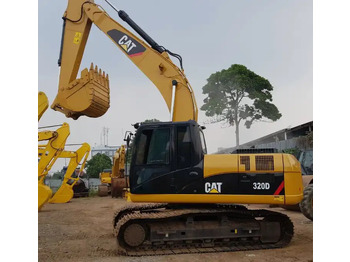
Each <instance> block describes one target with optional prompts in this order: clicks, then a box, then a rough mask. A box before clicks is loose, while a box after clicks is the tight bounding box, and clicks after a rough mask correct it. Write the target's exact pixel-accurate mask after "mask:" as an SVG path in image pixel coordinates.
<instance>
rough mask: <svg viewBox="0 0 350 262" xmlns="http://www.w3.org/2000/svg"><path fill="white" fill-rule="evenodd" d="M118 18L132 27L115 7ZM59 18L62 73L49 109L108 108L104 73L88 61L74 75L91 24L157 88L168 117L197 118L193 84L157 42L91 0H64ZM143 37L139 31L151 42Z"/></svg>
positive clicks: (98, 112)
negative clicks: (60, 20) (63, 6)
mask: <svg viewBox="0 0 350 262" xmlns="http://www.w3.org/2000/svg"><path fill="white" fill-rule="evenodd" d="M119 16H120V17H122V19H123V20H124V21H127V22H129V24H131V25H132V26H133V27H135V25H136V23H135V22H133V21H132V20H131V19H130V18H129V17H128V15H127V14H126V13H125V12H124V11H119ZM63 20H64V26H63V33H62V46H61V52H60V59H59V65H60V66H61V71H60V78H59V87H58V94H57V96H56V99H55V101H54V102H53V104H52V105H51V108H52V109H54V110H58V111H61V112H63V113H65V114H66V116H67V117H72V118H73V119H77V118H78V117H80V116H82V115H86V116H89V117H99V116H102V115H103V114H104V113H105V112H106V111H107V110H108V108H109V79H108V75H106V74H105V73H104V72H102V71H101V69H98V68H97V67H95V68H94V67H93V65H91V67H90V70H87V69H84V70H83V71H82V73H81V78H79V79H77V78H76V77H77V74H78V70H79V66H80V62H81V59H82V56H83V52H84V49H85V45H86V42H87V39H88V36H89V32H90V28H91V25H92V23H94V24H95V25H96V26H97V27H98V28H99V29H100V30H101V31H102V32H104V33H105V34H106V35H107V36H108V37H109V38H110V39H111V40H112V41H113V42H114V43H115V44H116V45H117V47H118V48H119V49H120V50H121V51H122V52H123V53H124V54H125V55H126V56H127V57H128V58H129V59H130V60H131V61H132V62H133V63H134V64H135V65H136V66H137V67H138V68H139V69H140V70H141V71H142V72H143V73H144V74H145V75H146V76H147V77H148V78H149V79H150V80H151V81H152V82H153V83H154V85H155V86H156V87H157V88H158V90H159V91H160V93H161V95H162V96H163V98H164V100H165V102H166V104H167V106H168V109H169V111H170V112H171V120H172V121H187V120H191V119H192V120H197V115H198V112H197V105H196V101H195V98H194V93H193V90H192V87H191V86H190V84H189V82H188V80H187V78H186V76H185V74H184V72H183V70H180V69H179V68H178V67H177V66H176V65H175V64H174V63H173V62H172V61H171V59H170V58H169V56H168V53H167V51H166V50H165V49H162V48H160V47H159V46H158V48H157V45H153V47H151V46H149V45H148V44H147V43H145V42H144V41H142V40H141V39H140V38H139V37H137V36H136V35H134V34H133V33H131V32H130V31H129V30H127V29H126V28H124V27H123V26H121V25H120V24H119V23H118V22H116V21H115V20H113V19H112V18H111V17H110V16H109V15H108V14H107V13H106V12H105V11H103V10H102V9H101V8H100V7H99V6H98V5H96V4H94V3H93V1H84V0H75V1H72V0H70V1H68V7H67V10H66V12H65V14H64V17H63ZM139 29H140V28H139ZM139 32H140V31H139ZM142 32H143V31H142ZM142 32H141V33H142ZM143 33H144V32H143ZM147 36H148V35H146V34H145V33H144V34H143V37H146V39H147V40H148V41H150V37H148V38H147ZM153 42H154V41H153ZM154 48H156V49H154ZM170 53H171V52H170ZM176 97H177V98H178V99H176Z"/></svg>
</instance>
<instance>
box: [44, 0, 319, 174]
mask: <svg viewBox="0 0 350 262" xmlns="http://www.w3.org/2000/svg"><path fill="white" fill-rule="evenodd" d="M95 2H96V3H97V4H100V5H102V6H103V8H104V9H105V10H106V12H107V13H108V14H109V15H110V16H111V17H112V18H114V19H115V20H116V21H118V22H119V23H121V24H122V25H123V26H124V27H126V28H128V29H129V30H130V27H129V26H128V25H127V24H125V22H123V21H122V20H121V19H120V18H119V17H118V15H117V13H116V12H115V11H114V10H113V9H112V8H110V7H109V5H108V4H107V3H106V2H105V1H101V0H99V1H95ZM111 2H112V3H113V4H114V5H115V6H116V7H117V8H118V9H121V10H124V11H126V12H127V13H128V14H129V16H130V17H131V18H132V19H133V20H134V21H135V22H136V23H137V24H138V25H139V26H140V27H141V28H143V30H144V31H146V32H147V33H148V34H149V35H150V36H151V37H152V38H153V39H154V40H155V41H156V42H157V43H158V44H160V45H163V46H165V47H166V48H167V49H169V50H171V51H172V52H174V53H178V54H180V55H181V56H182V58H183V64H184V69H185V73H186V76H187V78H188V80H189V81H190V83H191V86H192V88H193V89H194V93H195V97H196V101H197V105H198V108H200V107H201V106H202V105H203V99H204V98H205V96H204V95H203V94H202V87H203V86H204V85H205V84H206V80H207V78H208V77H209V76H210V75H211V74H212V73H215V72H217V71H221V70H222V69H226V68H228V67H230V66H231V65H232V64H242V65H245V66H246V67H247V68H248V69H250V70H252V71H254V72H255V73H256V74H258V75H260V76H263V77H264V78H266V79H268V80H269V81H270V83H271V84H272V86H273V87H274V90H273V92H272V95H273V103H274V104H275V105H276V106H277V107H278V109H279V110H280V112H281V114H282V118H281V119H280V120H278V121H276V122H259V123H254V124H253V125H252V127H251V128H250V129H246V128H245V127H244V126H241V127H240V142H241V144H243V143H245V142H249V141H251V140H253V139H256V138H259V137H261V136H264V135H267V134H269V133H272V132H275V131H278V130H281V129H284V128H287V127H293V126H296V125H300V124H303V123H305V122H308V121H312V120H313V4H312V1H311V0H284V1H280V0H249V1H217V0H216V1H214V0H207V1H196V0H178V1H176V4H175V2H174V4H167V5H164V4H162V5H160V4H159V1H156V0H148V1H140V0H139V1H137V0H130V1H111ZM169 3H170V2H169ZM66 4H67V1H39V2H38V89H39V91H43V92H45V93H46V95H47V96H48V98H49V102H50V104H51V103H52V101H53V100H54V98H55V96H56V94H57V86H58V76H59V67H58V65H57V60H58V55H59V48H60V41H61V30H62V19H61V17H62V15H63V13H64V11H65V9H66ZM131 31H133V30H132V29H131ZM173 61H174V62H175V63H177V61H175V60H173ZM91 62H93V63H94V64H96V65H98V66H99V67H100V68H102V70H104V71H106V72H107V73H108V74H109V80H110V92H111V99H110V104H111V106H110V108H109V110H108V111H107V113H106V114H105V115H103V116H102V117H100V118H87V117H81V118H79V119H78V120H72V119H68V118H66V117H65V116H64V115H63V114H62V113H59V112H56V111H53V110H52V109H50V108H49V109H48V110H47V111H46V112H45V114H44V115H43V117H42V118H41V120H40V122H39V126H48V125H55V124H61V123H63V122H67V123H68V124H69V125H70V131H71V134H70V136H69V138H68V140H67V143H68V144H76V143H83V142H87V143H89V144H90V145H91V146H92V147H93V146H97V145H100V144H101V141H103V137H102V133H103V128H104V127H106V128H109V132H108V142H109V143H108V144H109V145H113V146H114V145H120V144H121V143H123V137H124V132H125V131H127V130H130V131H133V127H132V126H131V124H133V123H135V122H141V121H143V120H145V119H153V118H156V119H159V120H162V121H168V120H169V119H170V114H169V112H168V110H167V107H166V104H165V102H164V100H163V98H162V96H161V95H160V93H159V91H158V89H157V88H156V87H155V86H154V85H153V84H152V82H151V81H150V80H149V79H148V78H147V77H146V76H145V75H144V74H143V73H142V72H141V71H140V70H139V69H138V68H137V67H136V66H135V65H134V64H133V63H131V61H130V60H129V59H128V58H127V57H126V56H125V55H124V54H123V53H122V52H121V51H120V50H119V49H118V48H117V47H116V46H115V45H114V44H113V42H112V41H111V40H110V39H109V38H108V37H106V36H105V35H104V33H103V32H101V31H100V30H99V29H98V28H97V27H96V26H93V27H92V29H91V31H90V36H89V39H88V42H87V45H86V49H85V53H84V57H83V60H82V63H81V67H80V71H81V70H82V69H84V68H85V67H89V66H90V63H91ZM79 74H80V73H79ZM208 120H209V119H208V117H206V116H205V112H204V111H201V110H200V111H199V117H198V122H199V123H200V124H204V123H206V124H205V126H206V128H207V129H206V130H205V136H206V143H207V147H208V152H209V153H215V152H216V151H217V150H218V148H222V147H223V148H227V147H233V146H235V131H234V127H227V125H225V124H224V123H217V124H207V122H208ZM68 149H69V150H76V148H74V147H72V149H70V148H68ZM62 163H63V162H62V161H58V163H57V165H56V164H55V166H54V167H53V169H52V170H53V171H55V170H60V169H61V165H62Z"/></svg>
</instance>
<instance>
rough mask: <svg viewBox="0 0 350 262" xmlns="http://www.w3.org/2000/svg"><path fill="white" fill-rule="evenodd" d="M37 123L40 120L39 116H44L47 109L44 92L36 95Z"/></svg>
mask: <svg viewBox="0 0 350 262" xmlns="http://www.w3.org/2000/svg"><path fill="white" fill-rule="evenodd" d="M38 105H39V107H38V121H39V120H40V118H41V116H42V115H43V114H44V112H45V111H46V109H47V108H48V107H49V99H47V96H46V95H45V93H44V92H39V94H38Z"/></svg>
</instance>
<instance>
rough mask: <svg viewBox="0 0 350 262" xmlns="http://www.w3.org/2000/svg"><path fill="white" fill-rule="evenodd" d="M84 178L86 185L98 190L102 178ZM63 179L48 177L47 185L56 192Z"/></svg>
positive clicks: (90, 188)
mask: <svg viewBox="0 0 350 262" xmlns="http://www.w3.org/2000/svg"><path fill="white" fill-rule="evenodd" d="M82 180H83V181H84V182H85V185H86V187H87V188H89V190H92V191H97V190H98V186H99V185H100V184H101V182H100V179H98V178H89V179H87V178H82ZM62 181H63V180H61V179H50V178H46V179H45V185H47V186H49V187H50V188H51V190H52V192H53V193H56V191H57V190H58V189H59V188H60V186H61V184H62Z"/></svg>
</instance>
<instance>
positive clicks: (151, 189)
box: [130, 126, 172, 194]
mask: <svg viewBox="0 0 350 262" xmlns="http://www.w3.org/2000/svg"><path fill="white" fill-rule="evenodd" d="M170 144H171V127H170V126H169V127H159V128H152V127H148V128H147V127H146V128H143V129H141V130H139V131H138V134H137V136H136V141H135V147H134V149H133V150H134V151H133V152H134V153H133V159H132V164H131V167H130V186H131V188H130V190H131V193H133V194H165V193H169V192H170V190H171V187H170V184H171V176H172V175H171V155H170Z"/></svg>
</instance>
